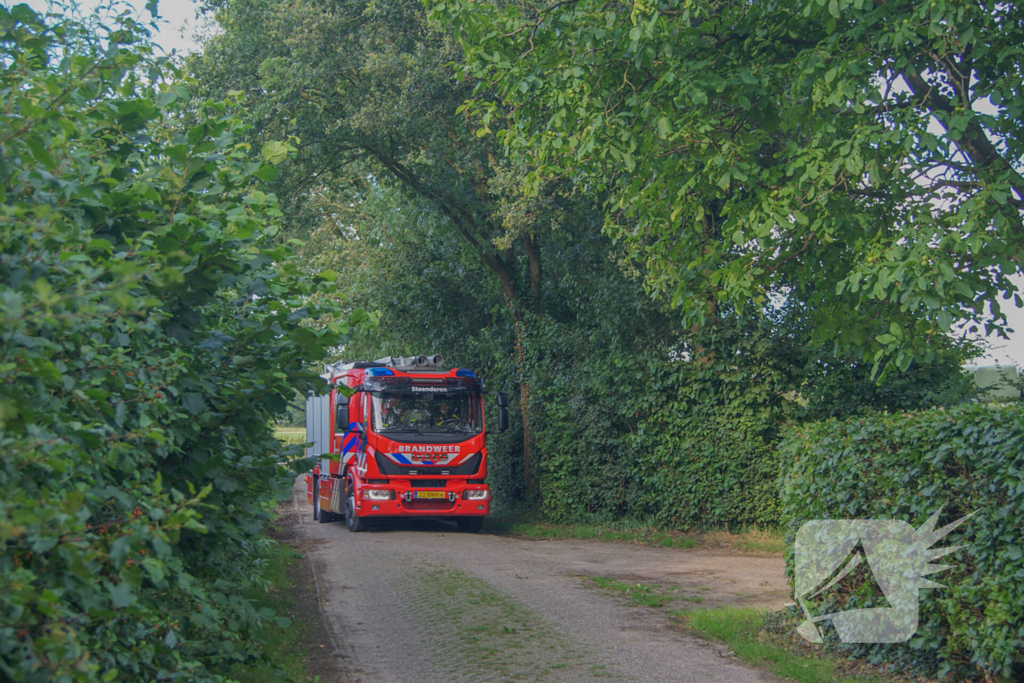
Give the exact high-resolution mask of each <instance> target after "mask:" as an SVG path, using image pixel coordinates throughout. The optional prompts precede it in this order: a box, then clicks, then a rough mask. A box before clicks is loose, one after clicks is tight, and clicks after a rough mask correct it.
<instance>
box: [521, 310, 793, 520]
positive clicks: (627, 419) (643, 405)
mask: <svg viewBox="0 0 1024 683" xmlns="http://www.w3.org/2000/svg"><path fill="white" fill-rule="evenodd" d="M612 324H614V323H612ZM596 332H597V334H594V335H593V336H592V337H582V336H581V331H580V330H572V329H571V328H569V329H565V328H555V329H553V330H551V331H550V333H549V335H548V336H547V338H545V339H544V340H543V344H537V346H538V347H541V348H545V349H546V354H545V355H546V356H547V357H550V356H552V355H554V356H556V357H561V358H566V359H573V358H575V357H578V356H581V357H582V358H584V359H587V358H593V359H598V360H596V361H595V362H586V361H585V360H584V361H582V362H572V363H569V362H562V363H559V365H558V370H557V371H550V368H551V367H552V365H551V364H550V363H548V364H544V363H541V362H538V364H537V365H538V368H537V371H536V372H535V373H533V378H534V383H533V388H534V392H535V396H536V398H535V400H534V402H533V403H532V407H533V409H534V410H535V412H536V415H537V420H536V438H537V448H538V450H539V451H540V452H541V453H542V455H541V456H539V457H540V463H539V469H540V492H541V496H542V500H543V504H544V512H545V513H546V514H547V515H548V516H549V517H551V518H552V519H555V520H558V521H571V522H577V521H585V520H588V519H590V520H592V519H594V518H595V517H596V518H597V519H602V518H603V519H606V520H610V519H615V518H617V517H630V518H634V519H637V518H641V519H646V520H649V521H650V522H652V523H655V524H658V525H663V526H668V527H674V528H701V529H707V528H716V527H722V526H725V525H730V524H767V525H771V524H776V523H777V522H778V519H779V518H778V513H779V510H778V495H777V481H778V476H779V461H778V455H777V453H776V451H775V449H774V439H775V436H776V433H777V432H776V428H777V425H778V423H779V422H780V421H782V420H783V419H784V418H785V416H786V414H787V412H788V411H789V410H791V409H793V408H795V407H796V405H795V404H794V403H793V402H792V401H789V400H787V399H786V398H785V397H784V395H785V394H786V392H787V391H788V390H789V389H790V387H792V386H793V385H794V384H795V382H796V372H797V370H798V368H795V367H794V363H793V362H792V354H793V350H792V349H791V348H790V347H789V346H787V345H786V344H785V343H782V344H780V343H778V342H777V340H775V339H774V338H773V335H772V329H771V326H770V325H769V324H767V323H766V322H765V321H760V322H759V321H756V320H747V321H737V320H723V321H721V322H720V323H719V324H718V325H716V326H715V327H713V328H709V329H707V330H705V331H703V332H702V333H701V335H700V336H699V337H697V338H682V339H678V338H677V344H678V348H679V349H680V350H681V351H685V352H687V353H692V354H693V355H694V356H697V355H698V354H699V357H694V358H693V359H692V360H690V361H683V360H682V359H681V358H676V359H669V358H664V357H662V358H658V357H656V356H654V355H652V354H650V353H644V352H643V351H642V350H638V349H637V348H636V346H639V344H637V345H636V346H633V345H632V344H630V343H629V342H632V341H633V340H630V339H628V338H626V339H623V340H621V341H622V342H623V343H622V344H621V346H620V347H618V348H616V347H612V348H609V347H608V346H607V344H608V342H609V340H610V339H611V335H608V334H601V332H602V331H601V330H596ZM663 343H664V341H663ZM631 347H632V348H631ZM687 349H689V351H687ZM738 363H742V364H743V368H742V369H740V368H737V367H736V366H737V364H738Z"/></svg>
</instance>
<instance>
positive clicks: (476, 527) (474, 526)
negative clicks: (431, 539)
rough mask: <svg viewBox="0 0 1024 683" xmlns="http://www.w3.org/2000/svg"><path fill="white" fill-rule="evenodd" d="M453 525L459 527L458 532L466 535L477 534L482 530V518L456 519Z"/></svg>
mask: <svg viewBox="0 0 1024 683" xmlns="http://www.w3.org/2000/svg"><path fill="white" fill-rule="evenodd" d="M455 523H456V524H458V525H459V531H465V532H466V533H468V534H478V533H480V530H481V529H483V528H484V518H483V517H457V518H456V519H455Z"/></svg>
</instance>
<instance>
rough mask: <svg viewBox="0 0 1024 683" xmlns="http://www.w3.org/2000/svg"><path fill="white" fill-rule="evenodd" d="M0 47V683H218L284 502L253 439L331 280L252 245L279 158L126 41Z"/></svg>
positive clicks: (264, 446) (33, 23)
mask: <svg viewBox="0 0 1024 683" xmlns="http://www.w3.org/2000/svg"><path fill="white" fill-rule="evenodd" d="M0 35H2V38H0V50H2V61H3V64H4V69H3V71H2V72H0V81H2V82H0V88H2V91H3V92H4V93H5V95H4V101H3V107H2V108H0V453H2V457H0V674H2V675H3V677H4V680H13V681H49V680H59V681H99V680H105V681H110V680H119V681H135V680H139V681H141V680H146V681H150V680H189V681H204V680H219V679H220V678H221V676H220V675H219V674H218V672H221V671H224V670H226V667H227V666H228V665H230V664H231V663H232V662H234V661H238V660H240V659H244V658H246V657H247V656H249V655H251V654H252V653H253V652H255V650H256V649H257V647H258V643H257V642H256V641H254V639H253V636H254V632H255V630H256V628H255V627H256V626H258V624H259V622H260V620H262V619H264V618H266V617H267V616H272V615H267V614H260V613H259V612H258V611H256V610H255V609H254V607H253V605H252V603H251V602H250V601H248V600H246V599H245V598H244V597H242V591H243V589H244V588H245V587H246V586H247V585H252V584H254V582H255V583H258V582H259V580H260V577H259V571H258V564H257V554H256V548H257V542H258V534H259V531H260V528H261V523H262V521H263V520H264V519H265V518H266V516H267V512H266V508H267V506H268V505H269V504H270V503H272V502H273V501H274V500H275V499H280V498H281V497H284V496H287V495H288V494H289V490H290V486H291V483H292V481H293V480H294V476H293V475H292V474H291V473H290V472H289V471H288V470H287V469H286V468H284V467H282V466H281V465H280V464H279V463H280V462H281V461H282V460H284V459H287V458H288V457H289V452H287V451H284V450H282V446H281V444H280V443H279V442H278V441H277V440H276V439H274V438H273V434H272V432H271V431H270V429H269V427H268V421H269V419H270V418H271V416H272V415H273V414H275V413H278V412H280V411H281V410H282V409H283V408H284V406H285V404H286V400H287V399H290V398H291V397H292V396H293V393H294V392H295V390H296V389H304V388H305V387H307V386H310V382H311V381H313V380H315V379H316V377H315V375H310V374H309V373H308V372H307V371H305V370H304V367H305V364H306V362H307V361H308V360H315V359H316V358H318V357H320V356H323V355H324V353H325V348H326V347H328V346H333V345H335V344H337V343H339V342H340V341H341V340H343V338H344V337H343V335H344V333H345V332H346V329H345V328H346V325H343V324H342V323H341V322H334V323H323V324H321V326H320V329H318V330H313V329H309V328H308V327H305V326H303V321H304V320H308V319H310V318H314V319H315V318H322V317H323V316H324V315H327V314H331V315H337V314H338V313H339V311H338V310H337V307H336V306H334V305H332V304H325V305H324V306H317V305H313V304H312V303H310V301H311V300H312V299H314V298H315V297H317V296H318V295H319V294H318V292H320V291H321V290H322V289H323V286H324V285H326V284H327V282H326V281H327V280H330V279H332V278H331V275H330V274H325V275H324V277H321V278H320V279H310V278H308V277H306V276H305V275H303V273H302V272H301V271H300V270H299V269H298V268H297V267H296V266H295V265H294V264H293V263H292V262H291V261H290V256H289V251H288V250H287V249H286V248H283V247H280V246H275V245H274V244H272V243H271V242H270V240H269V238H270V237H271V236H272V235H273V234H274V231H275V230H276V227H275V225H274V220H275V217H276V216H277V215H278V213H279V212H278V210H277V208H276V203H275V200H274V198H273V197H272V196H268V195H266V194H264V193H262V192H260V191H259V190H258V189H256V187H255V184H256V183H257V182H258V179H259V178H265V177H269V176H271V175H273V173H274V172H275V170H276V169H275V168H274V166H273V164H275V163H281V162H283V161H284V159H285V157H286V154H287V151H288V150H287V147H286V146H285V145H284V144H282V143H273V144H270V145H268V146H267V147H265V148H264V150H263V157H264V160H265V161H266V162H268V163H261V162H260V161H258V160H254V159H253V158H252V155H251V154H250V152H249V149H248V146H247V145H245V144H242V143H240V142H239V137H240V133H241V132H242V130H243V125H242V123H241V121H240V119H239V116H240V114H241V113H242V112H241V109H240V108H239V106H238V105H237V104H236V103H233V102H230V101H229V102H193V101H191V96H190V84H189V83H187V82H184V81H183V80H182V79H181V77H180V74H179V73H178V72H177V71H176V70H175V69H174V67H173V65H171V64H170V63H168V62H167V61H166V60H163V59H158V58H154V57H153V56H152V52H151V50H150V49H149V47H147V45H146V44H145V42H144V38H145V32H144V31H143V30H142V28H141V27H140V26H138V25H137V24H135V23H133V22H132V21H131V20H130V19H126V18H122V20H121V21H120V22H119V23H118V25H117V26H115V28H114V29H112V30H105V29H103V28H92V27H86V26H83V25H81V24H78V23H75V22H71V21H65V20H62V21H58V22H57V23H54V24H53V25H47V24H46V22H45V20H43V19H41V18H40V17H39V16H37V15H36V14H34V13H33V12H32V11H31V10H30V9H29V8H28V7H27V6H25V5H19V6H16V7H14V8H8V7H0ZM186 122H187V123H186ZM295 450H297V449H295ZM291 454H295V452H294V451H292V452H291Z"/></svg>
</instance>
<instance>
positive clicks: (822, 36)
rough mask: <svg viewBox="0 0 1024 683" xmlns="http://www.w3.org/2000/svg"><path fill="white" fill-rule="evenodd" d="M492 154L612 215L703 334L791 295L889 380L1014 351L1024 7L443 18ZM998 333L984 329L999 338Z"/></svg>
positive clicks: (664, 6) (642, 7)
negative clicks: (990, 340) (500, 151)
mask: <svg viewBox="0 0 1024 683" xmlns="http://www.w3.org/2000/svg"><path fill="white" fill-rule="evenodd" d="M432 8H433V16H434V17H436V18H438V19H440V20H442V21H444V22H445V24H446V25H448V26H451V27H453V28H454V30H456V31H457V34H458V36H459V39H460V43H461V45H462V46H463V48H464V50H465V55H466V56H465V67H464V74H465V76H466V78H467V82H478V87H477V91H476V92H477V96H476V98H475V100H474V102H473V103H472V107H471V109H472V111H474V112H475V114H476V117H477V121H478V124H479V126H480V132H481V134H486V133H488V132H490V131H492V130H493V131H494V132H495V134H496V136H497V137H498V139H499V140H500V141H501V142H502V143H503V145H504V147H505V148H506V150H508V151H509V152H510V153H512V154H513V156H514V158H516V159H518V160H520V161H521V162H522V163H524V164H527V165H528V166H529V168H530V170H531V174H530V176H529V178H528V182H527V185H528V186H535V185H537V184H539V183H542V182H544V181H545V180H546V179H548V178H553V177H557V178H566V179H570V180H572V181H573V182H576V183H578V184H579V185H580V186H581V187H584V188H588V190H592V191H594V192H595V193H602V192H607V193H608V196H607V200H606V204H605V206H606V210H607V211H606V221H605V230H606V231H607V232H608V234H610V235H612V236H613V237H615V238H616V239H618V240H621V242H622V243H623V244H625V245H627V247H628V249H629V253H630V254H631V256H632V257H633V258H635V259H637V260H638V261H640V262H642V263H644V264H645V265H646V267H647V276H646V283H645V284H646V286H647V288H648V290H650V291H651V292H653V293H655V294H657V295H659V296H663V297H664V298H666V300H668V301H671V302H672V304H673V305H676V306H679V307H680V308H681V309H682V311H683V312H684V313H685V314H686V315H687V319H688V320H693V321H701V320H703V319H704V317H705V316H706V315H708V314H712V313H713V312H714V310H715V308H716V306H720V305H722V304H724V303H730V304H732V305H734V306H746V305H747V304H748V303H749V302H750V301H754V302H755V303H756V302H761V303H763V302H764V301H766V297H768V296H770V295H772V294H773V293H774V294H781V293H785V294H788V295H795V296H797V297H798V298H799V299H800V300H802V301H804V302H806V303H808V304H810V305H811V309H810V311H811V313H812V316H813V325H811V326H810V327H809V329H808V332H809V337H808V339H809V340H813V341H814V342H815V343H827V342H834V343H837V344H838V345H839V346H840V347H844V348H848V349H857V350H859V351H860V352H861V353H865V354H866V357H867V358H868V359H869V360H870V361H872V362H877V363H879V367H887V368H890V369H891V368H893V367H898V368H900V369H901V370H904V369H906V368H907V367H908V366H909V365H910V363H911V362H912V361H914V360H919V359H928V358H930V357H931V349H930V348H929V347H928V346H927V341H928V340H929V339H931V338H933V337H935V336H936V335H939V334H941V333H942V332H944V331H947V330H949V329H950V328H951V325H952V324H953V323H954V322H957V321H960V322H962V323H965V324H966V326H967V327H970V326H972V325H976V326H978V327H981V326H982V325H983V323H984V324H985V325H987V326H988V327H990V328H993V329H1002V327H1004V326H1005V319H1004V318H1002V317H1001V314H1000V309H999V306H1000V301H1001V299H1003V298H1007V299H1009V298H1012V299H1013V300H1014V301H1015V302H1016V303H1017V305H1020V302H1021V300H1020V297H1019V296H1016V295H1015V292H1016V287H1015V286H1014V285H1013V284H1012V282H1011V281H1010V279H1009V278H1010V277H1011V276H1012V275H1014V274H1015V273H1018V272H1020V261H1019V258H1018V257H1019V253H1020V249H1021V246H1022V244H1024V177H1022V173H1024V165H1022V159H1024V135H1022V133H1024V71H1022V69H1021V64H1022V61H1024V8H1022V7H1021V5H1020V3H1016V2H1009V3H1006V2H994V1H989V0H972V1H970V2H946V1H942V0H940V1H939V2H934V1H932V0H918V1H914V2H872V1H871V0H803V1H801V2H790V3H778V2H767V1H756V2H739V3H737V2H721V1H718V0H701V1H699V2H693V1H691V0H661V1H658V2H634V3H610V4H609V3H607V2H604V0H572V1H570V2H553V3H535V2H527V3H519V2H516V3H505V2H476V1H474V0H438V1H437V2H434V3H433V4H432ZM989 309H991V312H992V313H993V314H994V315H995V318H994V319H993V320H987V314H988V312H989Z"/></svg>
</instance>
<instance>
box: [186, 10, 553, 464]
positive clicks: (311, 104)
mask: <svg viewBox="0 0 1024 683" xmlns="http://www.w3.org/2000/svg"><path fill="white" fill-rule="evenodd" d="M210 5H211V7H212V8H213V9H214V10H215V12H216V17H217V20H218V22H219V24H220V26H221V27H222V28H223V32H222V33H221V34H219V35H217V36H215V37H214V38H213V39H211V41H210V42H209V43H208V44H207V45H206V47H205V49H204V52H203V55H202V56H201V58H199V59H196V60H194V61H193V62H192V63H191V65H190V68H191V69H192V70H193V72H194V73H195V74H196V75H197V76H198V78H199V79H200V81H201V83H202V84H203V87H204V88H205V89H206V91H207V92H209V93H211V94H214V95H217V96H223V95H224V94H225V93H227V92H229V91H232V90H236V89H237V90H239V91H243V92H244V93H245V95H246V101H247V103H248V108H249V111H250V112H251V115H252V117H253V118H252V121H253V124H254V130H255V131H258V132H257V133H254V141H255V142H257V143H262V142H263V141H264V140H266V139H268V138H273V137H277V138H281V139H284V138H286V137H288V136H296V137H297V138H298V139H299V140H301V143H300V144H299V145H298V149H297V153H296V157H295V161H294V163H293V164H291V165H290V166H289V167H288V168H287V169H284V172H283V173H282V174H281V176H280V177H279V178H277V179H276V180H275V183H276V185H275V188H276V189H277V192H278V194H279V195H280V196H281V197H282V200H283V201H284V202H285V205H286V206H287V207H288V210H287V213H288V214H289V224H290V226H291V231H290V234H291V235H293V236H299V237H302V238H304V239H305V238H310V237H314V236H315V235H316V233H317V232H318V231H319V230H320V229H322V228H323V226H324V222H325V216H326V218H327V221H326V222H328V223H330V224H334V225H337V222H338V220H339V216H340V217H345V216H348V215H349V214H350V213H351V212H352V206H353V205H358V204H360V203H361V202H363V201H364V200H365V199H366V198H367V197H368V196H369V195H370V194H371V193H372V192H373V191H374V189H375V188H377V187H381V186H387V187H391V188H398V189H400V190H401V191H402V193H403V194H404V195H405V196H406V197H408V198H409V202H410V203H411V204H414V205H416V206H418V207H421V208H423V209H424V210H426V211H427V212H428V213H429V214H430V215H431V216H432V217H433V218H432V219H431V223H430V225H431V230H432V233H431V239H434V240H438V241H441V242H452V243H458V244H461V245H464V246H465V247H466V248H468V249H469V250H470V252H471V253H472V254H473V255H474V258H475V259H477V260H478V261H479V263H480V264H481V265H482V266H483V270H482V271H479V272H480V273H481V277H483V278H487V279H488V280H490V281H491V282H492V283H493V284H494V285H496V286H497V287H498V288H499V291H500V296H501V298H502V300H503V301H504V308H505V312H504V315H506V316H507V317H508V318H509V319H510V324H511V326H512V329H513V332H514V335H515V337H514V339H515V341H514V351H513V355H514V358H515V360H516V366H517V367H518V371H517V373H516V374H515V375H514V376H513V377H512V378H511V379H512V381H513V382H514V383H515V384H518V385H519V386H518V388H519V392H518V393H519V405H520V408H521V412H522V416H523V423H522V427H523V431H522V434H523V446H522V450H523V451H524V455H523V464H524V470H525V473H526V477H527V478H528V479H529V478H530V460H531V454H530V451H531V448H530V445H531V443H532V430H531V429H530V427H529V415H530V410H529V403H530V398H529V396H530V388H529V382H527V381H525V375H524V370H523V369H524V367H525V366H524V363H525V339H526V336H527V335H528V331H527V330H526V329H525V325H526V316H527V313H528V312H531V311H532V312H536V311H537V310H539V309H540V308H542V307H543V305H544V304H543V302H544V298H545V296H546V295H545V292H544V291H543V287H544V283H545V278H544V276H543V270H544V264H543V251H544V243H545V240H546V239H547V234H548V232H549V231H550V230H551V228H552V226H553V224H554V222H555V221H557V206H554V208H553V205H557V204H558V203H559V199H558V196H557V188H547V189H546V190H544V191H542V192H541V193H540V196H539V197H538V199H537V200H535V201H531V202H525V203H524V202H523V201H522V200H521V199H519V197H520V196H521V192H520V191H519V182H520V180H521V173H520V170H519V169H518V167H515V166H511V165H509V164H507V163H505V162H503V161H501V160H499V158H498V157H499V156H500V155H499V154H497V153H496V152H497V150H496V148H495V145H494V141H493V140H491V139H481V138H480V137H478V136H477V135H476V134H475V130H474V127H473V126H472V125H471V123H470V122H469V121H468V120H467V119H466V117H465V116H464V115H463V114H462V113H461V112H460V111H459V108H460V106H461V105H462V103H463V102H464V101H465V100H466V98H467V97H469V95H470V94H471V92H472V88H471V86H469V85H467V84H464V83H463V84H460V83H459V82H457V80H456V78H455V75H456V72H455V69H454V68H453V66H452V65H453V63H458V62H460V61H461V59H462V57H461V50H460V48H459V46H458V44H457V43H455V41H454V40H452V38H451V36H450V34H449V33H448V32H446V31H445V30H443V29H441V28H440V27H438V26H436V25H431V24H429V23H428V22H427V20H426V12H425V10H424V7H423V5H422V4H421V3H420V2H417V1H416V0H385V1H383V2H366V1H365V0H339V1H331V2H322V1H320V0H300V1H298V2H284V1H280V0H219V1H216V2H213V1H211V2H210ZM418 210H419V209H417V211H418ZM357 212H358V211H357ZM344 229H345V227H344V226H342V230H344ZM437 320H439V319H437ZM437 320H435V323H436V322H437ZM421 344H422V342H421ZM415 350H416V352H422V350H423V348H422V346H417V347H416V348H415ZM435 350H436V349H435Z"/></svg>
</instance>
